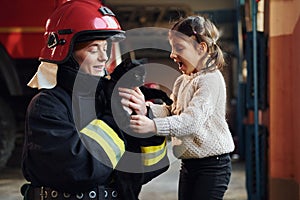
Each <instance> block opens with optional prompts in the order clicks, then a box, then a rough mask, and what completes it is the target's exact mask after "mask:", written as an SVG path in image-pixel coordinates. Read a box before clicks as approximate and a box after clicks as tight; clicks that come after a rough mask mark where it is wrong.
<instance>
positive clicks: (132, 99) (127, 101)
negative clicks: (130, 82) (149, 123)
mask: <svg viewBox="0 0 300 200" xmlns="http://www.w3.org/2000/svg"><path fill="white" fill-rule="evenodd" d="M118 90H119V95H120V96H121V97H122V100H121V103H122V105H123V106H124V107H127V108H128V109H131V110H134V111H135V113H136V114H137V115H146V114H147V107H146V103H145V97H144V95H143V93H142V92H141V90H140V88H138V87H135V88H133V89H129V88H118Z"/></svg>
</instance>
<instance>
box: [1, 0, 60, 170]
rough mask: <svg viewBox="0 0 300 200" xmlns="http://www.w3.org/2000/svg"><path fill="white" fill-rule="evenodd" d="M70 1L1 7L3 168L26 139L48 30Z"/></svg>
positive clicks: (9, 1)
mask: <svg viewBox="0 0 300 200" xmlns="http://www.w3.org/2000/svg"><path fill="white" fill-rule="evenodd" d="M64 1H66V0H43V1H36V0H27V1H20V0H3V1H1V6H0V168H1V167H3V166H4V165H5V163H6V162H7V160H8V158H9V157H10V155H11V153H12V150H13V149H14V146H15V142H16V141H18V140H16V139H17V137H18V134H16V133H18V132H19V133H20V134H19V135H22V134H21V132H22V130H23V127H24V126H23V122H24V114H25V110H26V107H27V104H28V102H29V100H30V99H31V97H32V96H33V95H34V92H35V91H34V90H30V89H29V88H27V86H26V84H27V82H28V81H29V80H30V78H31V77H32V76H33V74H34V73H35V71H36V70H37V67H38V65H39V61H38V59H37V58H38V56H39V53H40V49H41V48H42V46H43V43H44V41H43V33H44V26H45V23H46V20H47V18H48V17H49V15H50V14H51V13H52V12H53V10H54V9H55V8H56V7H57V6H58V5H59V4H61V3H62V2H64Z"/></svg>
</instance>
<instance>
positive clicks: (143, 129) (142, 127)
mask: <svg viewBox="0 0 300 200" xmlns="http://www.w3.org/2000/svg"><path fill="white" fill-rule="evenodd" d="M130 128H131V129H132V131H133V132H135V133H140V134H147V133H156V126H155V123H154V121H153V120H151V119H149V118H148V117H146V116H144V115H131V119H130Z"/></svg>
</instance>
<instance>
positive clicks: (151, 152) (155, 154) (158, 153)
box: [141, 139, 167, 166]
mask: <svg viewBox="0 0 300 200" xmlns="http://www.w3.org/2000/svg"><path fill="white" fill-rule="evenodd" d="M141 150H142V153H143V162H144V165H146V166H151V165H154V164H156V163H158V162H159V161H160V160H161V159H163V157H164V156H165V155H166V153H167V147H166V139H165V141H164V142H163V143H162V144H161V145H157V146H147V147H143V146H142V147H141Z"/></svg>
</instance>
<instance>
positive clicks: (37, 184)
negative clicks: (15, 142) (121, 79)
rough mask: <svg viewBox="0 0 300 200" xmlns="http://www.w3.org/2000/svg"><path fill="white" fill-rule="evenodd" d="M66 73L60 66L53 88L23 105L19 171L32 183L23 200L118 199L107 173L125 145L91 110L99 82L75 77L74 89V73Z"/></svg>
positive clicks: (83, 77)
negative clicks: (60, 199) (21, 159)
mask: <svg viewBox="0 0 300 200" xmlns="http://www.w3.org/2000/svg"><path fill="white" fill-rule="evenodd" d="M66 69H67V68H64V67H59V70H58V74H57V82H58V83H57V86H56V87H55V88H53V89H51V90H47V89H43V90H41V91H40V92H39V93H38V94H37V95H36V96H35V97H34V98H33V99H32V101H31V103H30V105H29V107H28V112H27V115H26V130H25V134H26V137H25V143H24V153H23V162H22V163H23V164H22V169H23V173H24V176H25V178H26V179H27V180H28V181H29V182H30V183H31V185H30V187H23V193H25V196H26V195H28V199H30V198H32V197H33V196H35V198H34V199H41V198H40V197H41V196H42V197H44V199H51V198H53V199H55V198H58V197H59V198H66V197H69V195H71V197H72V198H74V199H80V198H77V197H81V196H83V197H84V199H87V198H90V199H94V198H95V199H109V198H111V199H118V197H117V196H118V194H117V192H118V191H115V190H114V188H113V186H112V185H111V184H112V178H111V175H112V172H113V168H114V167H115V166H116V164H117V162H118V160H119V159H120V157H121V156H122V154H123V153H124V151H125V146H124V142H123V140H121V138H120V137H118V135H117V134H116V132H114V131H113V130H112V129H111V128H110V127H109V126H107V124H105V122H103V121H101V120H98V119H97V118H96V113H95V111H93V110H95V109H94V105H95V104H94V102H95V98H94V96H93V95H92V94H95V90H96V87H95V86H97V82H98V80H97V79H95V78H94V77H91V76H89V75H82V77H80V78H78V76H77V78H78V80H79V81H80V84H79V86H78V87H77V88H76V91H74V90H73V85H74V84H73V83H74V78H75V76H76V73H77V72H76V71H74V70H72V69H67V70H66ZM75 85H76V84H75ZM93 86H94V87H93ZM98 89H99V88H98ZM72 93H73V96H72ZM96 98H99V99H98V101H101V98H103V97H101V96H99V97H96ZM88 109H90V111H89V110H88ZM103 130H105V131H106V133H105V134H107V133H109V136H110V137H107V135H104V134H101V132H103ZM103 141H104V142H103ZM76 195H77V197H76ZM95 195H96V197H94V196H95ZM112 196H116V198H113V197H112ZM46 197H47V198H46ZM71 197H70V198H71ZM92 197H94V198H92ZM105 197H107V198H105ZM70 198H69V199H70Z"/></svg>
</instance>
